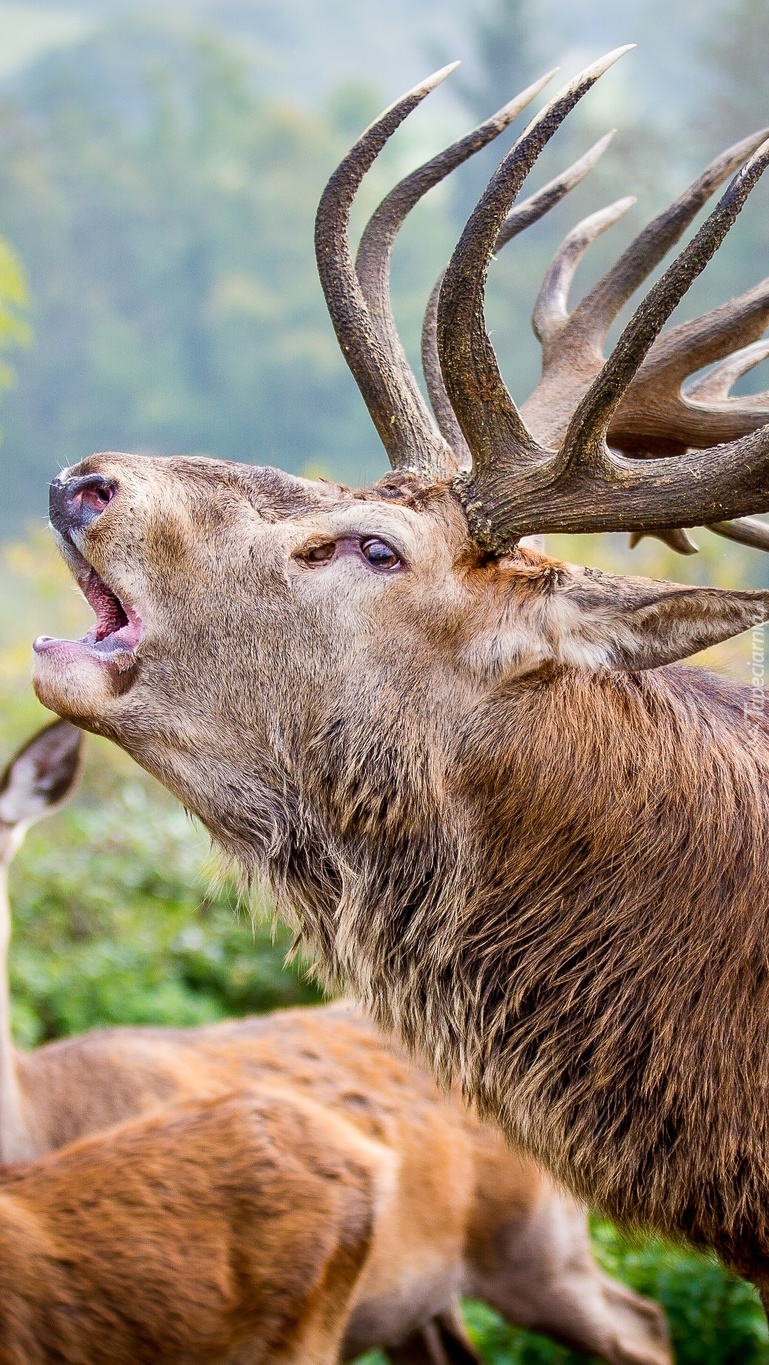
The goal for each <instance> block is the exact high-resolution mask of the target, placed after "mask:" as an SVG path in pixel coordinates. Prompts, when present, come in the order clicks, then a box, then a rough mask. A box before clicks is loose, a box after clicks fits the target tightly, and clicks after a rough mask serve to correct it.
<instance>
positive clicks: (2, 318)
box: [0, 240, 31, 388]
mask: <svg viewBox="0 0 769 1365" xmlns="http://www.w3.org/2000/svg"><path fill="white" fill-rule="evenodd" d="M28 304H29V298H28V294H27V282H26V278H25V275H24V270H23V267H22V265H21V262H20V260H19V259H18V257H17V256H16V255H15V254H14V253H13V251H11V248H10V247H9V246H8V244H7V243H6V242H4V241H2V240H0V355H1V354H2V353H4V352H7V351H10V350H13V349H15V348H16V347H18V346H25V345H27V344H28V343H29V341H30V339H31V331H30V328H29V324H28V323H27V321H26V316H25V314H26V310H27V307H28ZM14 378H15V373H14V370H13V369H12V368H11V366H10V365H9V364H7V363H6V362H5V361H4V360H3V359H2V358H0V388H7V387H8V386H9V385H10V384H12V383H13V381H14Z"/></svg>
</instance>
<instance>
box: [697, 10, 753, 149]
mask: <svg viewBox="0 0 769 1365" xmlns="http://www.w3.org/2000/svg"><path fill="white" fill-rule="evenodd" d="M700 47H701V55H702V57H703V58H704V62H705V71H706V80H705V82H704V90H703V96H704V98H703V101H702V108H701V110H700V117H699V118H698V119H697V121H696V122H695V125H694V127H695V128H697V127H700V128H704V129H705V131H706V133H707V134H709V135H712V136H715V137H717V138H719V139H722V140H723V142H724V145H726V144H727V143H728V142H736V140H737V138H739V137H744V135H745V133H748V132H750V131H751V129H753V128H760V127H762V125H766V124H767V123H768V122H769V112H768V111H767V101H766V59H767V49H768V48H769V5H767V0H732V3H731V4H729V5H728V6H720V7H719V8H718V10H717V11H716V13H715V15H714V18H713V20H712V27H711V31H710V32H709V33H708V34H707V35H706V37H705V38H704V40H703V41H702V43H701V44H700Z"/></svg>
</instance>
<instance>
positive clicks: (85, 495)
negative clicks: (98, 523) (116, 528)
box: [48, 474, 117, 535]
mask: <svg viewBox="0 0 769 1365" xmlns="http://www.w3.org/2000/svg"><path fill="white" fill-rule="evenodd" d="M116 492H117V484H116V483H115V480H114V479H108V478H105V476H104V475H103V474H82V475H81V476H80V478H77V479H54V481H53V483H52V484H51V489H50V495H49V499H48V506H49V513H50V518H51V525H52V526H54V527H55V528H56V530H57V531H60V532H61V534H62V535H67V533H68V532H70V531H83V530H85V528H86V527H87V526H90V525H91V522H92V521H95V520H96V518H97V517H98V516H100V515H101V513H102V512H103V511H104V508H105V507H107V506H108V504H109V503H110V502H111V501H112V499H113V498H114V496H115V494H116Z"/></svg>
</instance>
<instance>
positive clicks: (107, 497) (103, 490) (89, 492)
mask: <svg viewBox="0 0 769 1365" xmlns="http://www.w3.org/2000/svg"><path fill="white" fill-rule="evenodd" d="M114 495H115V489H114V486H113V485H111V484H108V483H106V482H105V481H102V482H100V483H98V484H93V485H92V486H90V487H87V488H79V489H77V490H76V491H75V492H74V493H71V494H70V497H69V501H70V503H71V504H72V505H73V506H77V505H78V504H79V505H80V506H81V507H83V508H90V510H91V511H92V512H95V513H96V514H97V515H98V513H99V512H103V511H104V508H105V507H106V506H107V503H108V502H111V501H112V499H113V497H114Z"/></svg>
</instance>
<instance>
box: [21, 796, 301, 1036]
mask: <svg viewBox="0 0 769 1365" xmlns="http://www.w3.org/2000/svg"><path fill="white" fill-rule="evenodd" d="M207 848H208V842H207V840H206V838H205V836H204V834H203V832H202V831H201V830H200V829H199V828H198V826H196V825H195V824H193V822H192V821H191V820H190V819H189V818H188V816H187V815H186V814H185V813H184V811H183V810H181V809H180V807H178V806H176V805H174V804H173V802H172V801H170V800H169V799H167V798H165V796H164V795H163V794H162V793H161V792H159V791H158V790H157V789H155V788H154V787H150V784H149V782H142V781H139V780H137V781H134V782H128V783H125V784H121V786H120V788H119V790H117V791H112V792H110V794H109V799H107V800H103V799H99V801H98V804H94V803H93V797H92V798H91V801H90V802H89V803H87V804H82V805H80V806H78V807H77V808H76V809H74V810H71V811H68V812H67V813H66V814H65V815H62V816H61V817H59V821H58V826H57V828H56V829H55V830H54V829H52V828H51V827H50V824H47V825H45V826H40V827H38V828H37V829H36V830H34V831H33V832H31V833H30V835H29V836H28V846H27V848H26V850H25V855H24V856H22V857H20V858H19V859H18V860H17V863H16V865H15V867H14V871H13V874H12V878H11V895H12V899H13V909H14V925H15V929H14V944H13V953H12V960H11V985H12V991H13V1000H14V1016H13V1017H14V1026H15V1030H16V1036H17V1038H18V1039H19V1041H20V1042H22V1043H24V1044H25V1045H31V1044H35V1043H39V1042H42V1041H44V1040H45V1039H48V1038H56V1037H60V1036H61V1035H63V1034H68V1033H81V1032H83V1031H84V1030H86V1029H90V1028H95V1027H97V1026H98V1025H100V1024H150V1023H154V1024H171V1025H183V1026H186V1025H195V1024H204V1023H210V1022H212V1021H213V1020H215V1019H221V1018H226V1017H229V1016H233V1015H242V1014H249V1013H252V1012H256V1011H260V1010H266V1009H273V1008H275V1007H277V1006H280V1005H290V1004H302V1003H306V1002H310V1001H316V1000H317V999H318V998H319V993H318V992H317V991H316V990H314V989H313V988H312V987H311V986H310V985H309V984H308V983H307V982H306V981H305V980H303V979H302V977H301V976H300V973H299V971H298V970H297V969H296V968H294V969H293V970H286V969H284V967H283V962H284V958H285V956H286V953H287V952H288V950H289V948H290V939H289V938H288V937H287V935H286V932H285V931H284V930H281V929H276V930H275V931H274V932H273V930H272V928H271V923H270V912H269V906H268V905H267V904H266V903H265V901H264V900H263V899H258V898H257V899H256V900H255V902H254V904H253V905H252V906H251V907H250V909H251V911H252V914H253V919H252V918H251V916H250V914H249V910H248V909H247V908H245V907H241V908H240V909H239V908H238V896H237V892H236V889H235V887H234V885H233V884H231V883H229V882H228V881H227V880H226V879H224V880H223V881H222V884H221V888H220V889H219V890H218V891H217V890H212V889H211V884H210V876H207V875H206V873H205V871H204V864H205V861H206V854H207Z"/></svg>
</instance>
